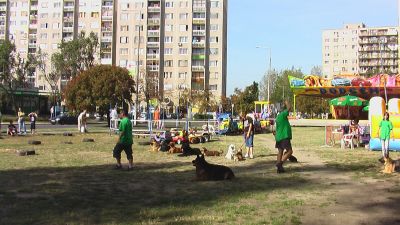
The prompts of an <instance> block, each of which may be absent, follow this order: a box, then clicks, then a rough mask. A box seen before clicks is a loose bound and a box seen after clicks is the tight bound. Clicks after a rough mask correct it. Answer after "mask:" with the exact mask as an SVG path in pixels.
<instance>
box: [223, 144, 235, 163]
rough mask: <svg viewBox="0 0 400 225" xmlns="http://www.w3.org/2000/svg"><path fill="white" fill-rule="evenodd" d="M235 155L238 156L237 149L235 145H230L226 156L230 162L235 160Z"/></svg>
mask: <svg viewBox="0 0 400 225" xmlns="http://www.w3.org/2000/svg"><path fill="white" fill-rule="evenodd" d="M235 154H236V147H235V145H234V144H231V145H229V147H228V151H227V153H226V155H225V158H227V159H229V160H234V158H235Z"/></svg>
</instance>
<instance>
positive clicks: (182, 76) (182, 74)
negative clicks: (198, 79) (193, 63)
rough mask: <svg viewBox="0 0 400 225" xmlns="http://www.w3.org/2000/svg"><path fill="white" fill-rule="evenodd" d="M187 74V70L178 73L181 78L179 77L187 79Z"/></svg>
mask: <svg viewBox="0 0 400 225" xmlns="http://www.w3.org/2000/svg"><path fill="white" fill-rule="evenodd" d="M186 76H187V72H184V73H179V74H178V78H179V79H186Z"/></svg>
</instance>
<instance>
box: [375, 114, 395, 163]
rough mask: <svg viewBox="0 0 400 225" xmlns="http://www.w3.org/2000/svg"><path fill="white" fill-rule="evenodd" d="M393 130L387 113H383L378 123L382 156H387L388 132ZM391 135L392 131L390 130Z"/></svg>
mask: <svg viewBox="0 0 400 225" xmlns="http://www.w3.org/2000/svg"><path fill="white" fill-rule="evenodd" d="M392 131H393V124H392V122H391V121H390V120H389V113H388V112H386V113H385V114H384V115H383V120H382V121H381V122H380V123H379V129H378V136H379V138H380V139H381V143H382V155H383V157H384V158H389V139H390V133H391V132H392ZM392 137H393V132H392Z"/></svg>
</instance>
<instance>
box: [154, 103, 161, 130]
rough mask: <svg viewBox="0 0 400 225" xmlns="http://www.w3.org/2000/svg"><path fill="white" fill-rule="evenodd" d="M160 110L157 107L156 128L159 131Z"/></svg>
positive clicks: (155, 114)
mask: <svg viewBox="0 0 400 225" xmlns="http://www.w3.org/2000/svg"><path fill="white" fill-rule="evenodd" d="M160 125H161V123H160V108H159V107H157V108H156V110H155V111H154V126H155V127H156V128H157V129H159V128H160Z"/></svg>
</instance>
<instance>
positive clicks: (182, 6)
mask: <svg viewBox="0 0 400 225" xmlns="http://www.w3.org/2000/svg"><path fill="white" fill-rule="evenodd" d="M179 7H180V8H187V7H188V2H187V1H180V2H179Z"/></svg>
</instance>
